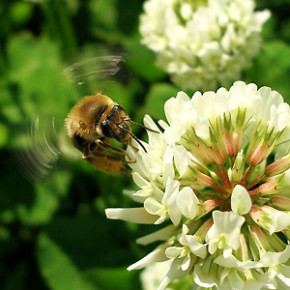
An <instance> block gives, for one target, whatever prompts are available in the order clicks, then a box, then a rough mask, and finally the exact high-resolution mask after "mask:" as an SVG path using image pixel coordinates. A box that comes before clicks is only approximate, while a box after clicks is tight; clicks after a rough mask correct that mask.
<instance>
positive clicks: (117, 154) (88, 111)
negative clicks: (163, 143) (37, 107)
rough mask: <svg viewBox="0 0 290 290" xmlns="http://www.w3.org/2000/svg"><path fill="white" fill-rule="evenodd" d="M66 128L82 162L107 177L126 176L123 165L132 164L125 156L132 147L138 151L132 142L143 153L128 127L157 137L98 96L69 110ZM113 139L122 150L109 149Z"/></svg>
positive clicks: (108, 101) (104, 97)
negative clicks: (110, 175) (133, 141)
mask: <svg viewBox="0 0 290 290" xmlns="http://www.w3.org/2000/svg"><path fill="white" fill-rule="evenodd" d="M65 124H66V127H67V132H68V136H69V138H70V139H71V141H72V144H73V145H74V147H75V148H76V149H78V150H79V151H81V152H82V154H83V156H82V158H83V159H84V160H86V161H88V162H89V163H90V164H91V165H92V166H93V167H94V168H95V169H96V170H99V171H102V172H105V173H109V174H120V173H127V174H129V172H128V170H127V169H126V167H125V164H126V163H130V162H134V161H132V160H130V158H129V157H128V156H127V153H126V148H127V146H131V147H132V148H134V149H135V151H138V149H137V148H136V147H135V146H134V145H133V144H132V139H134V140H136V142H137V143H138V144H139V145H140V146H141V148H142V149H143V150H144V151H145V152H146V149H145V147H144V146H143V144H142V143H141V142H140V140H139V139H138V138H137V137H136V136H135V135H134V134H133V133H132V131H131V127H130V124H136V125H138V126H141V127H143V128H145V129H147V130H149V131H153V132H156V133H158V132H157V131H154V130H152V129H150V128H147V127H145V126H143V125H141V124H139V123H136V122H134V121H132V120H131V119H130V118H129V116H128V115H127V113H126V111H125V110H124V109H123V108H122V107H121V106H120V105H119V104H117V103H115V102H114V101H113V100H112V99H111V98H109V97H108V96H106V95H104V94H101V93H98V94H96V95H92V96H86V97H83V98H82V99H80V100H79V102H78V103H77V104H76V105H75V106H74V107H73V108H72V109H71V111H70V113H69V114H68V117H67V118H66V120H65ZM112 139H116V140H117V141H118V142H120V143H122V145H123V148H118V147H114V146H112V145H111V140H112ZM126 156H127V157H128V158H125V157H126Z"/></svg>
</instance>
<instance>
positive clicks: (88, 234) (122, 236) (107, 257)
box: [37, 215, 136, 290]
mask: <svg viewBox="0 0 290 290" xmlns="http://www.w3.org/2000/svg"><path fill="white" fill-rule="evenodd" d="M128 236H129V235H128V231H127V230H126V228H125V225H124V223H123V222H118V221H116V222H115V221H108V220H107V219H106V218H97V217H95V216H93V215H74V216H72V217H69V216H63V217H57V218H55V219H54V220H53V221H52V222H51V223H50V225H48V227H47V228H46V231H45V232H44V233H42V234H41V236H40V237H39V241H38V248H37V259H38V262H39V266H40V271H41V273H42V275H43V277H44V278H45V280H46V281H47V284H48V285H49V286H50V287H51V288H52V289H64V290H65V289H90V286H91V285H93V286H94V289H101V290H105V289H107V288H104V287H105V285H107V284H108V283H109V284H110V285H115V286H116V285H118V286H119V287H115V288H108V289H131V288H127V285H128V283H129V281H132V279H134V277H136V276H135V275H134V274H128V275H127V274H126V272H125V271H126V270H125V268H126V267H127V266H128V265H130V264H131V263H133V262H134V259H136V257H133V254H132V251H131V250H130V248H129V245H128V243H129V239H130V238H129V237H128ZM105 267H108V268H109V269H110V270H109V272H108V271H106V270H105V269H106V268H105ZM113 267H118V270H116V271H114V270H113ZM120 267H122V268H120ZM109 273H111V274H112V276H110V275H109ZM114 274H116V276H115V275H114ZM103 275H104V276H103ZM104 280H107V281H104ZM81 283H84V285H85V286H84V287H85V288H81V287H80V284H81ZM88 285H89V286H88ZM69 287H70V288H69ZM77 287H79V288H77ZM86 287H87V288H86ZM133 287H134V286H133ZM133 287H132V289H136V288H133Z"/></svg>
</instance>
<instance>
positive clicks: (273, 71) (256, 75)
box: [245, 41, 290, 102]
mask: <svg viewBox="0 0 290 290" xmlns="http://www.w3.org/2000/svg"><path fill="white" fill-rule="evenodd" d="M289 76H290V46H289V45H287V44H286V43H284V42H282V41H272V42H268V43H265V45H264V48H263V50H262V51H261V52H260V54H259V55H258V57H257V59H256V60H255V62H254V63H253V65H252V67H251V68H250V69H249V70H247V71H246V72H245V78H246V80H247V82H254V83H256V84H257V85H258V86H259V87H261V86H269V87H271V88H272V89H273V90H276V91H278V92H279V93H280V94H281V95H282V96H283V97H284V99H285V100H286V101H288V102H290V93H289Z"/></svg>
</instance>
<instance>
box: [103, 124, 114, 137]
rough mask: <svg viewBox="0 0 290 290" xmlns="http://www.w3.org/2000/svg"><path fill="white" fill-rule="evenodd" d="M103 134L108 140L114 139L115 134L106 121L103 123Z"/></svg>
mask: <svg viewBox="0 0 290 290" xmlns="http://www.w3.org/2000/svg"><path fill="white" fill-rule="evenodd" d="M102 132H103V134H104V135H105V136H106V137H108V138H111V137H113V132H112V130H111V129H110V126H109V125H108V123H107V121H106V120H105V121H103V122H102Z"/></svg>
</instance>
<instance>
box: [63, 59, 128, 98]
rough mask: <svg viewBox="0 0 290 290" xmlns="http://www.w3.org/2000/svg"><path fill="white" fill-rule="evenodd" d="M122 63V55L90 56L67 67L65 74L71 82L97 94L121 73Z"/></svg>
mask: <svg viewBox="0 0 290 290" xmlns="http://www.w3.org/2000/svg"><path fill="white" fill-rule="evenodd" d="M122 62H124V57H123V56H122V55H106V56H98V57H91V56H88V57H87V58H85V59H83V60H78V61H76V62H74V63H73V64H71V65H69V66H68V67H66V68H65V70H64V74H65V76H66V78H67V79H68V80H69V81H70V82H73V83H76V84H78V85H80V86H82V87H84V89H85V90H86V91H88V92H90V93H93V94H95V93H97V92H99V91H100V90H102V89H104V86H106V85H105V83H106V82H108V81H110V80H111V77H112V76H115V75H116V74H117V73H118V72H119V70H120V69H121V64H122Z"/></svg>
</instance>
